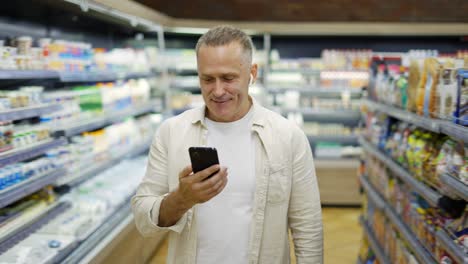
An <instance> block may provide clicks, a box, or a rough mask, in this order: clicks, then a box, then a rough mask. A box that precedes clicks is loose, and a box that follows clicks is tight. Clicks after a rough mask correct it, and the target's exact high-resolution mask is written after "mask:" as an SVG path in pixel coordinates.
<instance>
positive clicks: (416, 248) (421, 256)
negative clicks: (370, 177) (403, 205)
mask: <svg viewBox="0 0 468 264" xmlns="http://www.w3.org/2000/svg"><path fill="white" fill-rule="evenodd" d="M361 182H362V183H363V186H364V188H366V191H367V193H368V194H369V198H370V199H372V200H373V201H374V202H375V205H377V206H379V203H382V202H383V206H382V205H380V208H384V211H385V214H386V215H387V217H388V219H390V221H391V222H392V223H393V225H394V226H395V227H396V228H397V229H398V232H399V233H400V235H401V236H403V238H404V239H405V240H406V242H407V243H408V245H409V247H410V248H411V250H412V251H413V253H414V254H415V257H416V258H417V259H418V260H419V261H420V262H421V263H436V262H435V260H434V258H433V257H432V255H431V254H430V253H429V252H428V251H427V250H426V249H425V248H424V247H423V245H422V244H421V243H420V242H419V241H418V239H417V238H416V236H415V235H414V234H413V232H412V231H411V229H409V227H408V226H407V225H406V224H405V223H404V222H403V221H402V220H401V218H400V217H399V216H398V214H397V213H396V212H395V211H394V210H393V208H392V206H391V205H390V204H388V202H387V201H386V200H385V199H384V198H383V197H382V196H381V195H380V194H379V192H378V191H377V190H375V189H374V187H372V185H371V184H369V182H368V181H367V179H366V178H365V177H361ZM366 183H367V184H366Z"/></svg>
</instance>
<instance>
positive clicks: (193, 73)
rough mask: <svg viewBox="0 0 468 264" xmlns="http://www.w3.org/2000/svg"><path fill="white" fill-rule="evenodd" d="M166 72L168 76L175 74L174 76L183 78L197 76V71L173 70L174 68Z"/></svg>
mask: <svg viewBox="0 0 468 264" xmlns="http://www.w3.org/2000/svg"><path fill="white" fill-rule="evenodd" d="M168 72H169V73H170V74H175V75H183V76H189V75H198V70H197V69H175V68H169V69H168Z"/></svg>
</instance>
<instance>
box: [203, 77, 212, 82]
mask: <svg viewBox="0 0 468 264" xmlns="http://www.w3.org/2000/svg"><path fill="white" fill-rule="evenodd" d="M213 80H214V79H213V78H205V79H203V81H205V82H212V81H213Z"/></svg>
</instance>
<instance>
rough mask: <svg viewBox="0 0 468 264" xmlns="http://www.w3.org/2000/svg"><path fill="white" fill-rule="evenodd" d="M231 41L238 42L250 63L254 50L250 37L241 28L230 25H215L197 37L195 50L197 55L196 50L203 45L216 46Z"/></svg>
mask: <svg viewBox="0 0 468 264" xmlns="http://www.w3.org/2000/svg"><path fill="white" fill-rule="evenodd" d="M232 42H238V43H239V44H240V45H241V46H242V48H243V49H244V52H245V53H246V55H247V57H248V59H249V63H252V53H253V50H254V45H253V42H252V39H251V38H250V37H249V36H248V35H247V34H245V32H243V31H242V30H240V29H238V28H235V27H232V26H226V25H223V26H216V27H214V28H211V29H210V30H208V32H206V33H205V34H203V35H202V36H201V37H200V38H199V39H198V42H197V46H196V47H195V51H196V53H197V55H198V51H199V50H200V47H201V46H203V45H206V46H209V47H218V46H223V45H227V44H230V43H232Z"/></svg>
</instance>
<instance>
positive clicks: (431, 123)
mask: <svg viewBox="0 0 468 264" xmlns="http://www.w3.org/2000/svg"><path fill="white" fill-rule="evenodd" d="M363 102H364V103H365V104H366V105H367V106H368V107H369V108H370V109H373V110H378V111H380V112H383V113H385V114H387V115H389V116H393V117H395V118H397V119H399V120H401V121H405V122H407V123H411V124H414V125H416V126H418V127H421V128H424V129H427V130H429V131H432V132H435V133H440V131H441V130H440V129H441V122H440V120H436V119H432V118H427V117H424V116H420V115H417V114H415V113H411V112H408V111H405V110H403V109H399V108H397V107H393V106H389V105H385V104H382V103H377V102H373V101H371V100H368V99H366V100H363Z"/></svg>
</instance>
